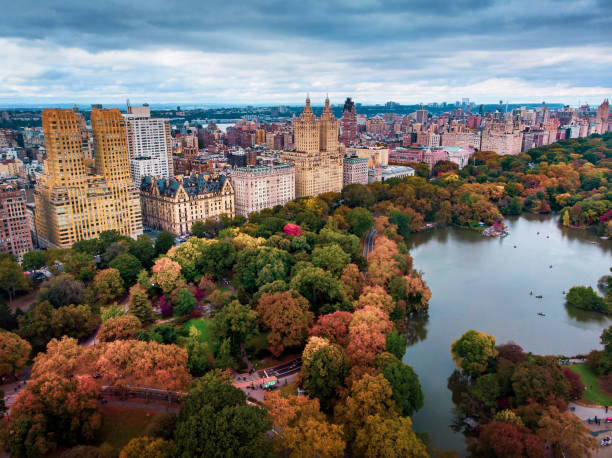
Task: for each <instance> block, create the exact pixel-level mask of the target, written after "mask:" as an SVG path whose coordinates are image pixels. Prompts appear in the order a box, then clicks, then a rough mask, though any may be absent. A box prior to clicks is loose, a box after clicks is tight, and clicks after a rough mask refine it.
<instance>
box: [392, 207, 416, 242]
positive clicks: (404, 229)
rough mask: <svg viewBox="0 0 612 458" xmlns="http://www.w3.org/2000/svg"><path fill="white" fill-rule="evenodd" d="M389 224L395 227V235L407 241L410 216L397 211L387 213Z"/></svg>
mask: <svg viewBox="0 0 612 458" xmlns="http://www.w3.org/2000/svg"><path fill="white" fill-rule="evenodd" d="M389 222H390V223H391V224H395V225H396V226H397V233H398V234H399V235H401V236H402V237H404V238H405V239H408V237H409V236H410V232H411V231H410V224H411V220H410V215H408V214H407V213H403V212H401V211H399V210H393V211H391V212H389Z"/></svg>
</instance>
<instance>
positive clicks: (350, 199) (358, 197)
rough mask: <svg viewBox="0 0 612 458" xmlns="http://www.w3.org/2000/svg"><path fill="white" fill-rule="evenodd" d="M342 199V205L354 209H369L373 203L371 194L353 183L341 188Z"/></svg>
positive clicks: (364, 187) (360, 185) (361, 186)
mask: <svg viewBox="0 0 612 458" xmlns="http://www.w3.org/2000/svg"><path fill="white" fill-rule="evenodd" d="M342 199H343V200H344V204H345V205H347V206H349V207H351V208H354V207H363V208H369V207H371V206H372V204H373V203H374V196H373V195H372V192H371V191H370V190H369V189H368V188H367V187H366V186H364V185H362V184H360V183H353V184H349V185H347V186H345V187H344V188H342Z"/></svg>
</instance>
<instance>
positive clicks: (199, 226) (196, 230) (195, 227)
mask: <svg viewBox="0 0 612 458" xmlns="http://www.w3.org/2000/svg"><path fill="white" fill-rule="evenodd" d="M191 233H192V234H193V235H194V236H195V237H200V238H202V237H204V236H205V233H206V227H205V226H204V223H203V222H202V221H195V222H194V223H193V224H192V225H191Z"/></svg>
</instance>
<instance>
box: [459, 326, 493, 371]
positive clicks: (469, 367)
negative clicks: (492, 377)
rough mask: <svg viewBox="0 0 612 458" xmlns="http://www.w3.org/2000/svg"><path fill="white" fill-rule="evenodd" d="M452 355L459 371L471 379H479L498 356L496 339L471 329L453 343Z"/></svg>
mask: <svg viewBox="0 0 612 458" xmlns="http://www.w3.org/2000/svg"><path fill="white" fill-rule="evenodd" d="M451 354H452V355H453V361H455V364H457V368H458V369H460V370H462V371H463V372H465V374H466V375H468V376H470V377H478V376H479V375H480V374H482V373H483V372H484V371H486V370H487V367H488V365H489V362H490V360H492V359H493V358H495V357H496V356H497V350H496V349H495V337H493V336H491V335H487V334H485V333H483V332H478V331H474V330H473V329H471V330H469V331H467V332H466V333H465V334H463V335H462V336H461V338H460V339H459V340H456V341H455V342H453V344H452V345H451Z"/></svg>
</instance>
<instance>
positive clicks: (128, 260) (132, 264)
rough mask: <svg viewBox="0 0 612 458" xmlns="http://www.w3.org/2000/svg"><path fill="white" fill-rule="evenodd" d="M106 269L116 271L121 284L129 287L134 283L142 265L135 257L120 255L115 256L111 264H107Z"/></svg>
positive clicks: (125, 254)
mask: <svg viewBox="0 0 612 458" xmlns="http://www.w3.org/2000/svg"><path fill="white" fill-rule="evenodd" d="M108 267H111V268H113V269H117V270H118V271H119V275H121V279H122V280H123V284H124V285H125V286H130V285H133V284H134V283H136V279H137V278H138V274H139V273H140V271H141V270H142V264H141V263H140V261H139V260H138V258H137V257H136V256H133V255H131V254H129V253H122V254H120V255H118V256H116V257H115V258H114V259H113V260H112V261H111V262H109V263H108Z"/></svg>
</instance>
